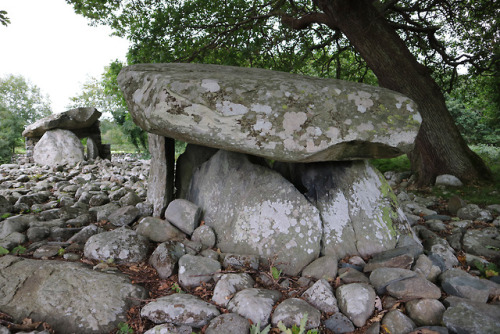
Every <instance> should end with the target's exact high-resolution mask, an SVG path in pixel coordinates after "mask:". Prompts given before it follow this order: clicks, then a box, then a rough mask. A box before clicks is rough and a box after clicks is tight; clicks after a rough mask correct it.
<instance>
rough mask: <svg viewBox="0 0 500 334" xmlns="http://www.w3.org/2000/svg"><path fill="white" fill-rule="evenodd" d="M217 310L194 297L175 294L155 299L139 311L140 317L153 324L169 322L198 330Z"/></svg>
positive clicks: (216, 314)
mask: <svg viewBox="0 0 500 334" xmlns="http://www.w3.org/2000/svg"><path fill="white" fill-rule="evenodd" d="M219 314H220V312H219V311H218V310H217V308H216V307H215V306H213V305H211V304H209V303H207V302H205V301H203V300H201V299H199V298H198V297H196V296H192V295H189V294H182V293H175V294H173V295H170V296H165V297H161V298H158V299H156V301H153V302H151V303H149V304H147V305H146V306H144V307H143V308H142V310H141V316H143V317H146V318H148V319H149V320H151V321H152V322H154V323H157V324H161V323H165V322H169V323H172V324H175V325H179V326H182V325H185V326H191V327H196V328H200V327H203V326H205V325H206V324H208V322H209V321H210V320H212V319H213V318H215V317H216V316H218V315H219Z"/></svg>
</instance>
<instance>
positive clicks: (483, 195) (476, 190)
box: [371, 145, 500, 205]
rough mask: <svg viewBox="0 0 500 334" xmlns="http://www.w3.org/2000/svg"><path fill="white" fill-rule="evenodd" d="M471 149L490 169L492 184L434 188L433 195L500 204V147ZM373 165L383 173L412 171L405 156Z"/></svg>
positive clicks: (373, 161) (483, 146) (481, 203)
mask: <svg viewBox="0 0 500 334" xmlns="http://www.w3.org/2000/svg"><path fill="white" fill-rule="evenodd" d="M471 149H472V150H473V151H474V152H476V153H477V154H479V156H480V157H481V158H482V159H483V160H484V161H485V163H486V164H487V165H488V167H490V169H491V171H492V174H493V180H492V181H491V182H487V183H483V184H478V185H470V186H464V187H459V188H451V187H449V188H445V189H442V188H439V187H433V188H432V189H431V193H432V194H433V195H435V196H438V197H441V198H445V199H448V198H450V197H452V196H454V195H456V196H459V197H460V198H462V199H464V200H467V201H469V202H471V203H475V204H479V205H490V204H500V147H495V146H488V145H475V146H471ZM371 162H372V164H373V165H374V166H375V167H377V168H378V169H379V170H380V171H381V172H382V173H385V172H387V171H396V172H404V171H409V170H410V161H409V160H408V158H407V157H406V156H405V155H403V156H399V157H397V158H393V159H377V160H372V161H371Z"/></svg>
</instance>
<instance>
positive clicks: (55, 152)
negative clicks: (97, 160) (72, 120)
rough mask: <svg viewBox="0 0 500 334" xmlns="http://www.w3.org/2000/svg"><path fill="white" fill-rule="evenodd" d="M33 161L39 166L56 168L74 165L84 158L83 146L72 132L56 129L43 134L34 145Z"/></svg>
mask: <svg viewBox="0 0 500 334" xmlns="http://www.w3.org/2000/svg"><path fill="white" fill-rule="evenodd" d="M33 159H34V160H35V162H36V163H37V164H40V165H46V166H56V165H65V164H76V163H78V162H80V161H83V160H85V156H84V154H83V145H82V143H81V142H80V140H79V139H78V137H77V136H76V135H75V134H74V133H73V132H71V131H68V130H60V129H56V130H50V131H47V132H45V134H44V135H43V136H42V138H41V139H40V141H39V142H38V143H37V144H36V145H35V148H34V152H33Z"/></svg>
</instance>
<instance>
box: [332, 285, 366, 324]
mask: <svg viewBox="0 0 500 334" xmlns="http://www.w3.org/2000/svg"><path fill="white" fill-rule="evenodd" d="M335 295H336V297H337V302H338V305H339V309H340V311H342V313H343V314H345V315H346V316H347V317H348V318H349V319H350V320H351V321H352V323H353V324H354V325H355V326H356V327H362V326H364V325H365V323H366V320H368V318H369V317H370V316H371V315H372V313H373V311H374V310H375V297H376V295H375V290H373V288H372V287H371V286H370V285H369V284H364V283H351V284H345V285H341V286H340V287H338V288H337V290H336V291H335Z"/></svg>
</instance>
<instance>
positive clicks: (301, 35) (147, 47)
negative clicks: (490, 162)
mask: <svg viewBox="0 0 500 334" xmlns="http://www.w3.org/2000/svg"><path fill="white" fill-rule="evenodd" d="M66 1H67V2H68V3H70V4H72V5H73V6H74V9H75V11H76V12H77V13H79V14H82V15H84V16H86V17H87V18H89V19H90V20H91V22H92V24H104V25H108V26H110V27H112V28H113V30H114V33H115V34H116V35H119V36H123V37H126V38H127V39H128V40H130V41H131V42H132V46H131V48H130V49H129V53H128V58H129V62H130V63H141V62H147V63H155V62H200V63H214V64H223V65H237V66H248V67H250V66H251V67H263V68H269V69H273V70H280V71H287V72H295V73H302V74H308V75H316V76H321V77H334V78H339V79H345V80H351V81H364V82H368V83H372V84H373V83H376V82H377V80H378V83H379V84H380V85H382V86H384V87H387V88H390V89H393V90H396V91H398V92H400V93H403V94H405V95H407V96H409V97H411V98H413V99H414V100H415V101H416V102H417V104H419V107H420V111H421V114H422V116H423V120H424V121H423V124H422V127H421V130H420V132H419V135H418V137H417V139H416V141H415V143H416V146H415V149H414V151H413V152H412V153H411V154H410V159H411V161H412V168H413V169H414V170H415V171H417V172H418V178H419V184H421V185H424V184H429V183H432V182H433V180H434V179H435V177H436V176H437V175H439V174H440V173H441V174H443V173H445V174H446V173H454V174H455V175H457V176H459V177H463V178H464V179H465V180H468V181H473V180H474V179H478V178H484V177H487V176H489V172H488V168H487V167H486V166H484V164H483V163H482V162H481V160H480V159H479V157H478V156H477V155H475V154H474V153H473V152H472V151H470V150H469V149H468V147H467V146H466V144H465V142H464V141H463V139H462V138H461V136H460V133H459V132H458V130H457V128H456V127H455V125H454V124H453V119H452V118H451V116H450V113H449V111H448V110H447V109H446V105H445V103H444V97H443V94H442V92H443V91H448V92H451V91H452V89H453V85H454V84H455V83H456V82H457V78H458V69H459V68H460V67H468V68H469V72H470V73H474V74H476V75H477V74H483V75H495V74H498V73H497V72H496V70H497V69H498V62H499V59H498V57H497V56H496V55H497V54H498V53H495V48H497V47H498V46H497V45H498V41H499V39H500V36H499V30H498V21H497V18H498V17H499V16H500V15H499V14H500V10H499V7H498V6H497V5H496V4H495V3H494V2H492V1H489V0H478V1H472V0H446V1H445V0H420V1H417V0H375V1H371V0H251V1H250V0H232V1H227V0H214V1H203V0H192V1H184V0H172V1H165V0H112V1H111V0H107V1H102V0H86V1H83V0H66ZM368 36H369V37H368ZM422 65H423V66H422ZM372 71H373V72H372ZM429 73H432V77H431V76H430V75H429ZM375 76H376V78H375ZM436 83H437V84H436ZM438 85H439V86H438ZM438 123H439V124H440V126H441V130H438V129H437V128H436V124H438Z"/></svg>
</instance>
